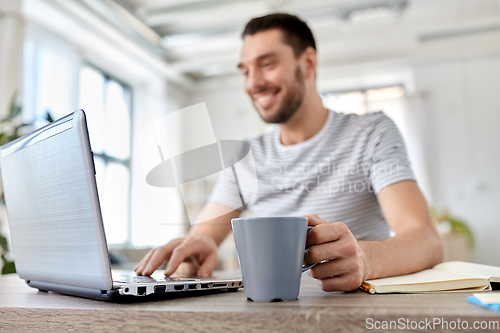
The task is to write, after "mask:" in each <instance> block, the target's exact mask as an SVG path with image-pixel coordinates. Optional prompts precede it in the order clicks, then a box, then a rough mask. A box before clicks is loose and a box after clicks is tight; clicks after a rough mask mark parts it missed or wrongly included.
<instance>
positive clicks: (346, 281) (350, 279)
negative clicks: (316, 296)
mask: <svg viewBox="0 0 500 333" xmlns="http://www.w3.org/2000/svg"><path fill="white" fill-rule="evenodd" d="M316 283H317V284H318V285H319V287H320V288H321V289H322V290H324V291H352V290H355V289H358V288H359V287H360V286H361V283H363V280H362V279H358V278H356V277H354V276H352V275H351V274H345V275H341V276H334V277H330V278H325V279H321V280H316Z"/></svg>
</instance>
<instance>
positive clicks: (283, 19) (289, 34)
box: [241, 13, 316, 57]
mask: <svg viewBox="0 0 500 333" xmlns="http://www.w3.org/2000/svg"><path fill="white" fill-rule="evenodd" d="M271 29H279V30H281V31H282V32H283V37H284V40H283V42H285V44H288V45H290V46H291V47H292V49H293V53H294V54H295V57H299V56H300V55H301V54H302V53H303V52H304V51H305V49H306V48H307V47H309V46H310V47H312V48H313V49H315V50H316V42H315V41H314V36H313V34H312V32H311V29H309V27H308V26H307V24H306V23H305V22H304V21H302V20H301V19H299V18H298V17H297V16H295V15H290V14H283V13H276V14H269V15H265V16H261V17H256V18H253V19H251V20H250V21H249V22H248V23H247V25H246V26H245V30H243V33H242V35H241V38H245V36H247V35H250V36H252V35H254V34H256V33H258V32H261V31H266V30H271Z"/></svg>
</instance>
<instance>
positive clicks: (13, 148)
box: [0, 110, 112, 290]
mask: <svg viewBox="0 0 500 333" xmlns="http://www.w3.org/2000/svg"><path fill="white" fill-rule="evenodd" d="M0 171H1V175H2V181H3V188H4V195H5V204H6V207H7V215H8V221H9V227H10V233H11V240H12V247H13V253H14V259H15V264H16V269H17V272H18V274H19V276H20V277H21V278H23V279H26V280H33V281H41V282H49V283H56V284H61V285H70V286H77V287H85V288H92V289H101V290H109V289H112V280H111V269H110V263H109V257H108V250H107V244H106V238H105V234H104V228H103V224H102V217H101V210H100V206H99V199H98V196H97V188H96V183H95V176H94V174H95V170H94V163H93V157H92V152H91V149H90V143H89V138H88V132H87V125H86V121H85V113H84V112H83V110H78V111H75V112H74V113H72V114H69V115H67V116H66V117H64V118H61V119H59V120H57V121H55V122H53V123H51V124H48V125H47V126H45V127H42V128H40V129H38V130H36V131H35V132H33V133H30V134H27V135H25V136H23V137H21V138H19V139H17V140H15V141H13V142H10V143H8V144H6V145H4V146H2V147H1V148H0Z"/></svg>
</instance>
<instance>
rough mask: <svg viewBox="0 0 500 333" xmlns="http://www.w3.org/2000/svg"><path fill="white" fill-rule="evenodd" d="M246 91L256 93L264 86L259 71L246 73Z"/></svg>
mask: <svg viewBox="0 0 500 333" xmlns="http://www.w3.org/2000/svg"><path fill="white" fill-rule="evenodd" d="M245 86H246V90H247V91H248V92H249V93H250V92H258V91H259V90H261V89H262V88H263V87H265V86H266V80H265V78H264V76H263V75H262V72H261V71H258V70H251V71H249V72H248V74H247V77H246V81H245Z"/></svg>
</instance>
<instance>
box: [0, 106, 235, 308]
mask: <svg viewBox="0 0 500 333" xmlns="http://www.w3.org/2000/svg"><path fill="white" fill-rule="evenodd" d="M0 168H1V174H2V181H3V188H4V195H5V204H6V207H7V214H8V220H9V226H10V233H11V240H12V247H13V253H14V258H15V263H16V269H17V273H18V274H19V276H20V277H21V278H22V279H25V280H26V282H27V284H28V285H29V286H31V287H33V288H38V289H39V290H43V291H54V292H58V293H63V294H70V295H75V296H83V297H90V298H96V299H101V300H113V301H115V300H119V299H120V298H122V299H123V298H124V297H125V298H127V296H147V295H153V294H165V293H170V292H187V293H189V292H193V291H201V290H211V289H227V290H236V289H238V288H240V287H242V286H243V283H242V280H241V278H239V277H238V278H227V279H217V278H197V277H184V278H170V277H165V276H164V275H163V274H162V273H161V272H155V274H153V275H152V276H151V277H141V276H136V275H135V273H134V272H128V273H127V272H123V271H122V272H121V273H120V274H118V273H117V272H113V273H112V272H111V265H110V260H109V255H108V248H107V243H106V236H105V234H104V227H103V223H102V217H101V209H100V206H99V198H98V196H97V187H96V182H95V167H94V163H93V156H92V151H91V148H90V142H89V137H88V132H87V124H86V120H85V113H84V112H83V110H78V111H75V112H73V113H72V114H69V115H67V116H66V117H64V118H61V119H59V120H57V121H55V122H53V123H51V124H48V125H47V126H45V127H42V128H40V129H38V130H36V131H34V132H33V133H30V134H27V135H25V136H23V137H21V138H19V139H17V140H15V141H13V142H10V143H8V144H6V145H4V146H2V147H0ZM128 298H130V297H128Z"/></svg>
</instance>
